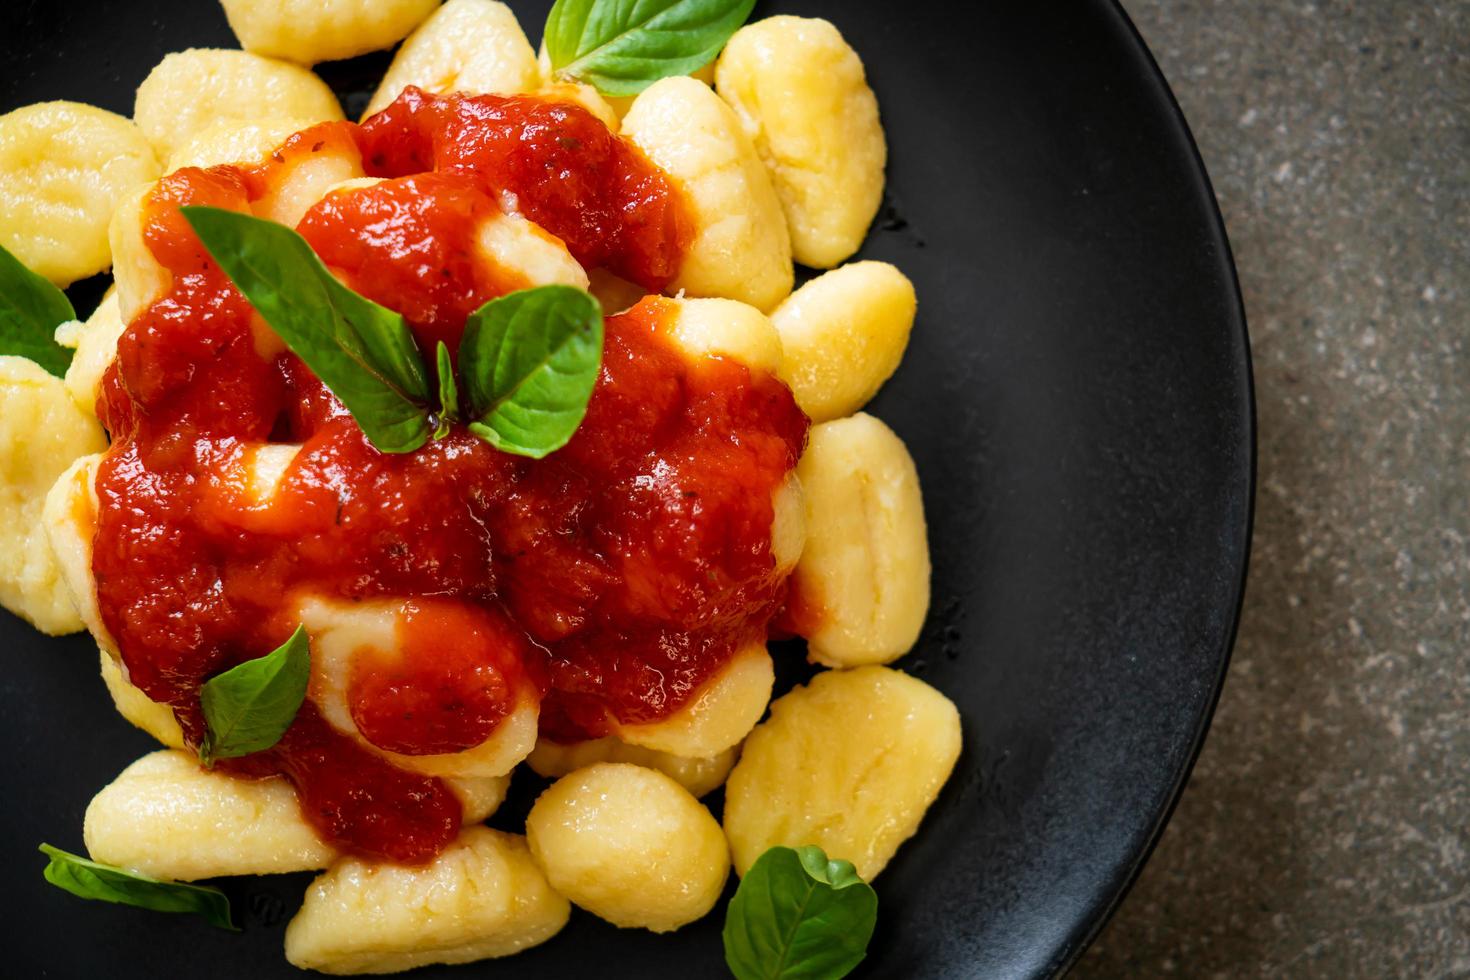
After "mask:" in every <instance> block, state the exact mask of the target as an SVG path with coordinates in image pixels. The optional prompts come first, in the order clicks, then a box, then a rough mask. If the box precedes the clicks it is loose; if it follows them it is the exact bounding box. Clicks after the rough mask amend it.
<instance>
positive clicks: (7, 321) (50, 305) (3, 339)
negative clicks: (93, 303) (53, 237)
mask: <svg viewBox="0 0 1470 980" xmlns="http://www.w3.org/2000/svg"><path fill="white" fill-rule="evenodd" d="M76 318H77V311H76V310H74V309H72V305H71V301H70V300H68V299H67V298H66V294H65V293H63V292H62V291H61V290H59V289H57V288H56V287H55V286H53V285H52V284H51V283H50V282H49V281H48V280H47V279H45V278H43V277H41V276H38V275H36V274H35V273H34V272H32V271H31V270H30V269H27V268H26V267H25V266H24V265H23V264H21V261H20V259H18V258H16V257H15V256H14V255H11V254H10V253H9V252H8V251H6V250H5V248H4V247H3V246H0V354H12V355H14V356H16V357H26V358H30V359H31V360H32V361H35V362H36V363H37V364H39V365H41V367H43V368H45V369H46V370H47V371H49V372H51V373H52V374H54V375H56V376H57V377H58V378H60V377H63V376H64V375H65V374H66V369H67V367H69V366H70V365H71V358H72V351H70V350H68V349H67V348H65V347H62V346H61V345H60V344H58V343H57V342H56V328H57V327H59V326H61V325H62V324H63V323H65V322H67V321H68V320H75V319H76Z"/></svg>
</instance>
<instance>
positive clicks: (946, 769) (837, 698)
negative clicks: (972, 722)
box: [725, 667, 960, 881]
mask: <svg viewBox="0 0 1470 980" xmlns="http://www.w3.org/2000/svg"><path fill="white" fill-rule="evenodd" d="M959 754H960V716H959V712H958V711H956V710H955V706H954V704H953V703H951V702H950V700H949V699H948V698H946V697H945V696H944V695H943V694H940V693H939V692H938V691H936V690H934V688H932V687H930V686H929V685H928V684H925V683H924V682H923V681H921V680H918V679H916V678H913V677H910V676H909V675H907V674H903V673H900V672H898V671H896V670H892V669H890V668H887V667H859V668H858V669H856V670H832V671H824V672H823V673H820V674H818V675H817V676H816V677H814V678H813V679H812V681H811V683H810V684H808V685H807V686H806V687H798V688H796V689H795V690H793V691H791V692H790V693H789V694H787V695H785V696H784V697H781V698H778V699H777V700H776V701H775V703H773V704H772V705H771V717H770V718H769V719H768V720H767V721H765V722H763V723H762V724H761V725H759V726H758V727H757V728H756V730H755V731H753V732H751V734H750V738H749V739H747V740H746V742H745V749H744V751H743V752H742V754H741V757H740V762H739V763H738V764H737V765H736V766H735V770H734V772H732V773H731V774H730V780H729V782H728V783H727V784H726V786H725V833H726V834H727V835H728V837H729V839H730V847H731V849H732V850H733V852H734V855H735V868H736V870H737V871H739V872H740V873H741V874H744V873H745V871H746V869H748V868H749V867H750V866H751V865H752V864H754V863H755V860H756V858H758V857H760V856H761V854H763V853H764V852H765V850H766V849H767V848H769V847H774V846H776V845H778V844H784V845H786V846H788V847H800V846H802V845H806V844H816V845H817V846H819V847H821V848H822V849H823V850H824V851H826V852H827V854H828V855H829V856H831V857H833V858H842V859H844V860H847V861H851V862H852V863H853V864H854V865H855V866H856V868H857V872H858V874H859V875H861V876H862V877H863V879H864V880H866V881H872V880H873V878H874V877H875V876H877V874H878V872H880V871H882V870H883V868H884V867H885V866H886V865H887V864H888V861H889V859H891V858H892V857H893V855H894V852H896V851H897V850H898V847H899V845H900V844H902V843H903V842H904V841H906V840H908V839H909V838H910V837H912V836H913V834H914V832H915V831H916V830H918V828H919V823H920V821H921V820H923V818H924V813H925V812H926V811H927V810H928V809H929V806H930V805H931V804H932V803H933V802H934V800H935V798H936V797H937V796H938V795H939V790H940V789H941V788H942V787H943V786H944V783H945V781H946V780H948V779H949V774H950V772H951V771H952V770H953V769H954V765H955V761H956V760H957V759H958V758H959Z"/></svg>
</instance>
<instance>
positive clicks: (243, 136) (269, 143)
mask: <svg viewBox="0 0 1470 980" xmlns="http://www.w3.org/2000/svg"><path fill="white" fill-rule="evenodd" d="M316 122H317V120H315V119H293V118H289V117H287V118H277V119H228V120H226V121H224V122H221V123H215V124H214V125H212V126H206V127H204V128H203V129H201V130H199V131H198V132H196V133H194V135H192V136H190V137H189V138H188V139H186V140H184V142H183V143H181V144H179V146H177V147H176V148H175V149H174V151H173V153H171V154H169V158H168V165H167V167H166V168H165V169H166V170H167V172H168V173H173V172H174V171H175V170H179V169H181V168H183V167H217V166H219V165H221V164H226V163H255V162H256V161H258V160H262V159H264V158H265V155H266V154H268V153H270V152H271V151H272V150H274V149H275V148H276V147H278V146H280V145H281V144H282V143H284V142H286V140H287V138H288V137H290V136H291V135H292V134H294V133H299V132H301V131H302V130H303V129H306V128H307V127H308V126H312V125H314V124H315V123H316Z"/></svg>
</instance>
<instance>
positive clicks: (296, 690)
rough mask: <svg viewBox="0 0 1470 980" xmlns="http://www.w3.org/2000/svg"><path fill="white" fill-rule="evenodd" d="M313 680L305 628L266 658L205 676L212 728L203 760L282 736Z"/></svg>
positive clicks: (260, 746)
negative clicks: (214, 674) (206, 678)
mask: <svg viewBox="0 0 1470 980" xmlns="http://www.w3.org/2000/svg"><path fill="white" fill-rule="evenodd" d="M310 680H311V643H310V641H309V640H308V639H307V636H306V629H305V627H301V626H298V627H297V628H296V632H295V633H292V634H291V638H290V639H289V640H287V641H286V642H285V643H283V644H281V645H280V646H279V647H277V648H276V649H275V650H272V651H271V652H270V653H268V654H266V655H265V656H263V657H256V658H255V659H254V660H247V661H245V662H244V663H242V664H238V665H236V666H234V667H231V668H230V669H229V670H227V671H225V672H224V673H223V674H218V675H216V676H214V677H211V678H210V679H209V680H208V681H205V683H204V686H203V687H201V688H200V689H199V704H200V706H201V707H202V708H203V709H204V724H205V726H206V728H207V732H206V734H205V736H204V744H203V745H201V746H200V747H199V759H200V761H201V762H203V763H204V764H205V765H206V766H212V765H213V764H214V760H215V759H234V758H237V757H239V756H242V755H249V754H250V753H252V752H261V751H263V750H265V749H268V748H270V747H271V746H272V745H275V744H276V743H277V742H279V741H280V740H281V736H282V735H284V734H286V729H288V728H290V727H291V722H292V721H294V720H295V719H296V712H298V711H300V710H301V702H302V701H304V700H306V686H307V682H308V681H310Z"/></svg>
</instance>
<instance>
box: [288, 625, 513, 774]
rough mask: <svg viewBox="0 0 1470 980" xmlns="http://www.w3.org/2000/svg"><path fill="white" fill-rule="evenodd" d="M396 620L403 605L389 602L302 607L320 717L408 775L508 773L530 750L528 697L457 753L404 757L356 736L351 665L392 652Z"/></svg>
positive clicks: (314, 700) (312, 680) (313, 687)
mask: <svg viewBox="0 0 1470 980" xmlns="http://www.w3.org/2000/svg"><path fill="white" fill-rule="evenodd" d="M402 616H403V604H402V603H400V602H397V601H393V600H387V601H377V602H360V603H352V604H347V603H333V602H327V601H325V600H321V599H310V600H307V601H306V602H304V603H303V604H302V606H301V612H300V621H301V624H302V625H303V626H305V627H306V629H307V630H308V631H309V632H310V633H311V637H312V662H311V671H312V676H311V689H310V696H311V699H312V701H313V702H314V703H315V704H316V706H317V708H318V709H319V710H320V711H321V713H322V716H323V717H324V718H326V719H327V721H328V723H330V724H331V725H332V727H334V728H336V729H337V730H338V731H340V732H342V733H344V734H347V735H351V736H353V737H354V738H356V739H357V740H358V742H359V744H361V745H362V746H363V747H364V748H366V749H368V750H369V751H371V752H373V753H375V754H377V755H380V756H382V757H383V758H385V759H388V760H389V761H390V762H392V763H393V764H394V765H396V766H398V767H399V768H402V769H407V770H409V771H411V772H418V773H423V774H424V775H426V776H479V777H484V776H503V775H505V774H506V773H508V772H510V771H511V770H512V769H513V768H515V766H516V764H517V763H519V762H520V761H521V760H522V759H524V758H525V757H526V756H527V755H529V754H530V752H531V749H533V748H534V747H535V745H536V720H537V709H536V702H535V700H534V698H532V696H531V694H530V692H528V691H523V692H522V693H521V695H520V701H519V706H518V707H517V708H516V709H515V710H514V711H512V712H511V713H510V714H509V715H508V716H507V717H505V718H503V719H502V720H501V721H500V723H499V724H498V725H497V727H496V728H495V729H494V731H493V732H492V733H491V734H490V736H489V737H488V738H487V739H486V740H485V741H484V742H482V743H480V744H479V745H477V746H475V747H473V748H471V749H467V750H465V751H462V752H453V753H436V754H430V755H404V754H401V753H398V752H390V751H388V750H386V749H381V748H379V747H378V746H376V745H373V744H372V743H371V742H369V741H368V740H367V739H366V738H365V737H364V736H363V735H362V734H361V733H360V732H359V731H358V727H357V722H356V721H355V720H354V719H353V717H352V710H351V708H350V707H349V706H348V695H347V691H348V685H349V684H350V682H351V676H352V664H353V663H354V661H355V660H356V658H358V657H360V656H365V655H377V654H388V653H392V652H393V651H395V650H396V649H397V648H398V624H399V621H400V619H401V618H402Z"/></svg>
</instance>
